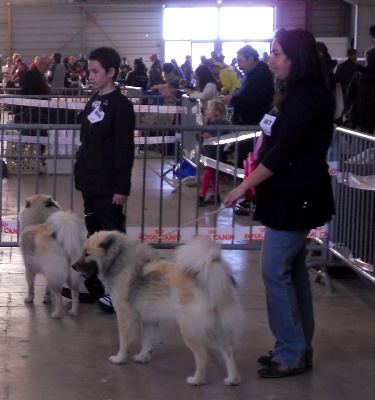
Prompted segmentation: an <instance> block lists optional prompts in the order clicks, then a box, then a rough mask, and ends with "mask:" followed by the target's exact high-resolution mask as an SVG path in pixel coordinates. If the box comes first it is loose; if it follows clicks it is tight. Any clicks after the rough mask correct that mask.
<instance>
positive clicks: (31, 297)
mask: <svg viewBox="0 0 375 400" xmlns="http://www.w3.org/2000/svg"><path fill="white" fill-rule="evenodd" d="M23 300H24V302H25V303H34V296H26V297H25V298H24V299H23Z"/></svg>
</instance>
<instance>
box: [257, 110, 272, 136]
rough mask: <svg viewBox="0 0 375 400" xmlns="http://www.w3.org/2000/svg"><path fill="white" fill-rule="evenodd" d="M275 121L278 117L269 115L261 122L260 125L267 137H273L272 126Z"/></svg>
mask: <svg viewBox="0 0 375 400" xmlns="http://www.w3.org/2000/svg"><path fill="white" fill-rule="evenodd" d="M275 121H276V117H274V116H273V115H269V114H265V116H264V117H263V119H262V120H261V121H260V124H259V125H260V127H261V128H262V130H263V132H264V133H265V134H266V135H267V136H271V129H272V125H273V124H274V122H275Z"/></svg>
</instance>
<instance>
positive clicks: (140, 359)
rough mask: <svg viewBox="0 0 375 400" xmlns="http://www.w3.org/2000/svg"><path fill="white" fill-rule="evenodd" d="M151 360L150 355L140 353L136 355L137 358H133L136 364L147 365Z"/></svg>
mask: <svg viewBox="0 0 375 400" xmlns="http://www.w3.org/2000/svg"><path fill="white" fill-rule="evenodd" d="M150 359H151V354H150V353H147V354H146V355H143V354H142V353H139V354H136V355H135V356H133V361H134V362H136V363H142V364H146V363H148V362H149V361H150Z"/></svg>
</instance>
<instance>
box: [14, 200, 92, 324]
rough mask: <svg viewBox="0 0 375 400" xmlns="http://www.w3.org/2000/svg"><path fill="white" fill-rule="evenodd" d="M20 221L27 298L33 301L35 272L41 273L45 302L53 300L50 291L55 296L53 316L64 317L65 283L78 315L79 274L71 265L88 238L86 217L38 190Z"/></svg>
mask: <svg viewBox="0 0 375 400" xmlns="http://www.w3.org/2000/svg"><path fill="white" fill-rule="evenodd" d="M20 224H21V233H20V247H21V252H22V257H23V260H24V263H25V268H26V280H27V284H28V295H27V297H25V302H26V303H33V302H34V285H35V276H36V274H38V273H42V274H44V276H45V277H46V281H47V286H46V290H45V294H44V299H43V302H44V303H49V302H51V294H50V292H51V291H52V293H53V294H54V298H55V310H54V311H53V313H52V314H51V315H52V317H53V318H61V314H62V296H61V289H62V287H63V285H64V284H65V283H67V284H68V285H69V287H70V289H71V294H72V308H71V310H70V311H69V313H70V314H71V315H78V304H79V292H78V289H79V284H80V274H79V273H78V272H76V271H74V270H72V268H71V265H72V264H73V263H74V262H75V261H76V260H77V259H78V258H79V256H80V255H81V253H82V246H83V243H84V242H85V240H86V238H87V232H86V228H85V225H84V222H83V220H81V219H80V218H78V217H77V216H76V215H75V214H73V213H72V212H71V211H60V207H59V205H58V204H57V203H56V202H55V201H54V200H52V199H51V197H49V196H46V195H44V194H38V195H35V196H31V197H29V198H28V199H26V205H25V208H24V209H23V210H22V211H21V213H20Z"/></svg>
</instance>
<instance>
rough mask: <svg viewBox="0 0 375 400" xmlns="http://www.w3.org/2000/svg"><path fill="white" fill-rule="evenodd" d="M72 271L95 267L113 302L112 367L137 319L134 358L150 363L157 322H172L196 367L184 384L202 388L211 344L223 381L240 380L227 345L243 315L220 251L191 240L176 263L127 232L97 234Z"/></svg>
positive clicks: (233, 382)
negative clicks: (138, 342)
mask: <svg viewBox="0 0 375 400" xmlns="http://www.w3.org/2000/svg"><path fill="white" fill-rule="evenodd" d="M73 268H74V269H76V270H77V271H80V272H85V271H86V270H91V269H92V268H97V271H98V273H99V278H100V279H101V281H102V282H103V284H104V286H105V288H106V290H107V292H108V293H109V294H110V296H111V299H112V302H113V305H114V308H115V310H116V316H117V322H118V329H119V339H120V350H119V352H118V354H117V355H115V356H112V357H110V361H111V362H113V363H124V362H126V357H127V353H128V348H129V344H130V342H131V340H132V338H133V336H134V333H135V332H134V330H135V327H136V322H137V321H138V322H140V323H141V325H142V349H141V351H140V353H139V354H137V355H135V356H134V357H133V360H134V361H136V362H140V363H146V362H148V361H149V360H150V357H151V352H152V347H153V337H154V333H155V330H156V328H157V326H158V324H159V323H160V322H163V321H166V320H171V319H172V320H173V319H174V320H176V321H177V322H178V324H179V327H180V331H181V334H182V336H183V338H184V340H185V343H186V344H187V346H188V347H189V348H190V349H191V351H192V352H193V354H194V358H195V362H196V371H195V374H194V376H192V377H189V378H187V382H188V383H189V384H191V385H202V384H204V382H205V372H206V364H207V357H208V351H207V349H208V347H209V346H215V347H218V348H219V350H220V351H221V353H222V355H223V357H224V360H225V363H226V367H227V373H228V377H227V378H226V379H225V383H226V384H227V385H237V384H238V383H239V382H240V376H239V374H238V372H237V367H236V363H235V359H234V349H233V341H234V337H235V334H236V331H237V330H238V328H239V327H240V323H241V311H240V308H239V305H238V303H237V301H236V300H235V298H234V295H233V289H234V281H233V279H232V277H231V275H230V271H229V267H228V265H227V264H226V263H225V262H224V261H223V260H222V259H221V254H220V247H219V246H218V245H216V244H215V243H213V242H208V241H202V240H199V241H198V240H196V241H192V242H191V243H189V244H186V245H183V246H181V247H180V248H179V249H177V251H176V257H175V261H174V262H170V261H166V260H164V259H161V258H160V257H159V256H158V254H157V252H156V251H155V250H154V249H152V248H151V247H150V246H149V245H145V244H141V243H138V242H134V241H131V240H130V239H128V238H127V237H126V235H125V234H122V233H120V232H115V231H101V232H97V233H95V234H94V235H92V236H91V237H90V238H88V239H87V241H86V243H85V245H84V252H83V255H82V257H81V258H80V259H79V260H78V261H77V262H76V263H75V264H74V265H73Z"/></svg>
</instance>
